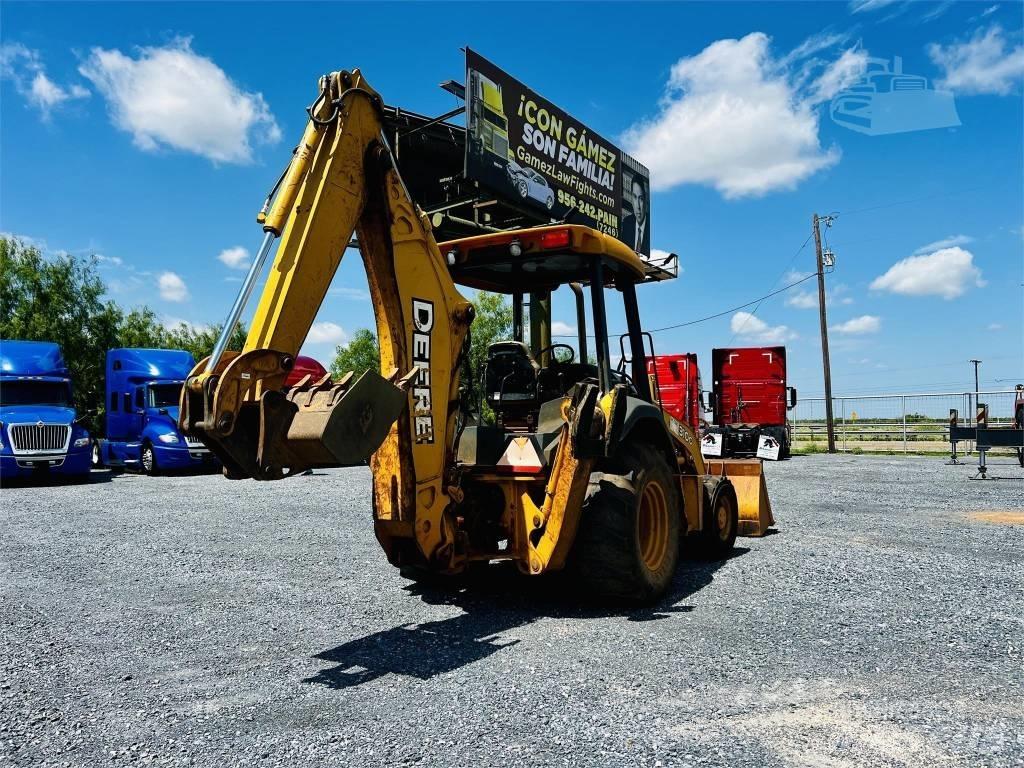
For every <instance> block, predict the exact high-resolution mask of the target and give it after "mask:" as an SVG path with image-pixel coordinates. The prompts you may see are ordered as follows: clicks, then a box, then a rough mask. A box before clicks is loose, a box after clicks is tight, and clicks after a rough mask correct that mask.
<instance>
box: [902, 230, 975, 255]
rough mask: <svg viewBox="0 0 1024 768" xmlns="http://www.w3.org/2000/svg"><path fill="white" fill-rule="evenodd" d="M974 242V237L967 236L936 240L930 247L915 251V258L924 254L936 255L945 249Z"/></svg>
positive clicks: (953, 236) (929, 244) (923, 246)
mask: <svg viewBox="0 0 1024 768" xmlns="http://www.w3.org/2000/svg"><path fill="white" fill-rule="evenodd" d="M971 242H974V238H973V237H969V236H967V235H950V236H949V237H944V238H943V239H942V240H936V241H935V242H934V243H928V245H922V246H921V247H920V248H917V249H916V250H915V251H914V254H913V255H914V256H919V255H920V254H922V253H934V252H935V251H940V250H942V249H943V248H952V247H953V246H954V245H967V244H968V243H971Z"/></svg>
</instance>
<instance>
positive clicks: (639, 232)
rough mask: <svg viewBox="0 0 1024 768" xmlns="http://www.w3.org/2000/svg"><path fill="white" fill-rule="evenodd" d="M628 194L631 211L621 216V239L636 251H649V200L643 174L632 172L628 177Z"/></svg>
mask: <svg viewBox="0 0 1024 768" xmlns="http://www.w3.org/2000/svg"><path fill="white" fill-rule="evenodd" d="M628 182H629V189H630V194H631V196H632V200H633V204H632V208H633V210H632V211H626V212H625V213H624V214H623V216H622V233H621V234H622V236H621V238H620V239H621V240H622V241H623V242H624V243H626V245H628V246H629V247H631V248H632V249H633V250H634V251H636V252H637V253H645V254H647V253H650V252H651V231H650V222H649V221H648V217H647V212H648V205H649V201H648V198H647V185H646V183H645V180H644V178H643V176H641V175H640V174H632V178H631V179H628Z"/></svg>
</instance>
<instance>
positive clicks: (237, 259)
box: [217, 245, 249, 269]
mask: <svg viewBox="0 0 1024 768" xmlns="http://www.w3.org/2000/svg"><path fill="white" fill-rule="evenodd" d="M217 258H218V259H219V260H220V262H221V263H222V264H226V265H227V266H229V267H231V269H248V268H249V251H248V250H246V249H245V248H243V247H242V246H240V245H236V246H235V247H234V248H225V249H224V250H223V251H221V252H220V253H219V254H218V255H217Z"/></svg>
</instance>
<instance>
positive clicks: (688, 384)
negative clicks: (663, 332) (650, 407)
mask: <svg viewBox="0 0 1024 768" xmlns="http://www.w3.org/2000/svg"><path fill="white" fill-rule="evenodd" d="M647 376H648V378H649V379H650V380H651V391H652V392H654V393H656V395H657V397H658V400H659V401H660V402H661V407H662V408H663V409H665V411H667V412H668V413H670V414H672V416H673V417H675V418H676V419H678V420H679V421H681V422H683V423H684V424H689V425H690V426H691V427H692V428H693V431H694V432H695V433H697V434H698V435H699V434H700V431H701V422H702V421H703V418H702V415H703V412H704V409H703V408H702V407H701V386H700V369H699V368H698V367H697V355H695V354H694V353H693V352H688V353H686V354H684V355H655V356H654V357H649V358H647Z"/></svg>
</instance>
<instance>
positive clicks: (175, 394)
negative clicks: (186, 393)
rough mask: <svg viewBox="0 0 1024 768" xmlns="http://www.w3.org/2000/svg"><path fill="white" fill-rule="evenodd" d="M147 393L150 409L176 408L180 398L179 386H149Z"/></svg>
mask: <svg viewBox="0 0 1024 768" xmlns="http://www.w3.org/2000/svg"><path fill="white" fill-rule="evenodd" d="M146 389H147V391H148V393H149V394H148V398H149V407H150V408H177V407H178V398H179V397H180V396H181V384H150V385H149V386H148V387H146Z"/></svg>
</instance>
